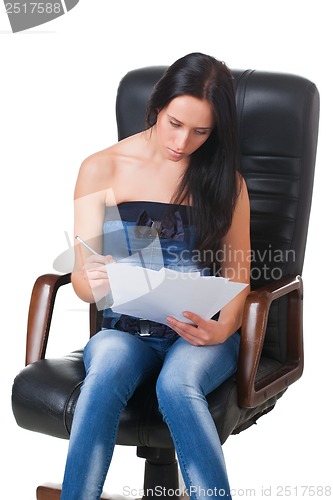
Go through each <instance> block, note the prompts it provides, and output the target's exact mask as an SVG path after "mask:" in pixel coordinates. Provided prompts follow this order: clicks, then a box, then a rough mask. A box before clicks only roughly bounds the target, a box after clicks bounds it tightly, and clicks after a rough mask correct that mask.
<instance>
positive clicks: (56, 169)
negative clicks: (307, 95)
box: [0, 0, 333, 500]
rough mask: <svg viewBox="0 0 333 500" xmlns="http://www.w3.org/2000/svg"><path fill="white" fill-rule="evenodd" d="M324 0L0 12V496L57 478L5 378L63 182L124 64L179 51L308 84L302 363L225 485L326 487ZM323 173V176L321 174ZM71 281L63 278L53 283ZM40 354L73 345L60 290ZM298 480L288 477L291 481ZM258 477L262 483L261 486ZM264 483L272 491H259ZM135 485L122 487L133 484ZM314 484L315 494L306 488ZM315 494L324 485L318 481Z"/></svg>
mask: <svg viewBox="0 0 333 500" xmlns="http://www.w3.org/2000/svg"><path fill="white" fill-rule="evenodd" d="M328 6H329V2H327V1H326V0H316V1H304V0H288V1H287V0H280V1H279V2H274V3H273V2H269V1H267V0H250V1H249V0H238V1H237V2H232V1H225V0H219V1H211V0H207V1H206V2H199V1H198V0H182V1H179V0H168V1H167V2H163V3H161V2H157V1H151V0H141V1H140V2H139V1H134V0H128V1H121V2H112V1H110V0H94V1H89V0H81V1H80V2H79V4H78V5H77V6H76V7H75V8H74V9H73V10H72V11H70V12H69V13H68V14H66V15H64V16H62V17H60V18H59V19H56V20H54V21H52V22H50V23H48V24H45V25H43V26H39V27H37V28H34V29H32V30H29V31H26V32H22V33H17V34H12V33H11V30H10V26H9V22H8V19H7V17H6V14H5V11H4V7H3V6H1V16H0V54H1V80H0V88H1V92H0V99H1V107H0V123H1V148H0V158H1V183H0V186H1V187H0V189H1V196H0V201H1V262H2V272H1V304H2V307H1V319H2V321H1V326H2V328H1V335H2V340H1V347H2V348H1V353H2V355H1V363H0V370H1V377H0V383H1V408H2V411H1V426H0V427H1V430H0V432H1V434H2V435H1V458H2V466H1V485H0V488H1V493H0V496H1V498H3V499H4V500H8V499H14V500H16V499H20V500H32V499H33V498H35V497H34V491H35V487H36V486H37V485H38V484H42V483H45V482H48V481H51V482H54V483H60V482H61V480H62V473H63V467H64V462H65V457H66V451H67V444H68V443H67V441H63V440H58V439H55V438H50V437H48V436H43V435H39V434H35V433H31V432H28V431H24V430H22V429H20V428H19V427H18V426H17V425H16V423H15V421H14V418H13V416H12V413H11V406H10V404H11V403H10V394H11V385H12V381H13V379H14V377H15V375H16V374H17V373H18V372H19V370H20V369H21V368H23V366H24V354H25V353H24V350H25V332H26V319H27V309H28V303H29V299H30V292H31V287H32V285H33V282H34V280H35V278H36V277H37V276H38V275H40V274H43V273H46V272H52V263H53V259H54V258H55V257H56V256H57V255H58V254H59V253H61V252H62V251H63V250H65V249H66V239H65V235H64V231H68V232H69V233H70V234H71V231H72V194H73V188H74V183H75V179H76V176H77V172H78V168H79V165H80V163H81V161H82V160H83V159H84V158H85V157H86V156H88V155H90V154H91V153H93V152H95V151H98V150H100V149H103V148H105V147H107V146H109V145H110V144H112V143H114V142H115V141H116V138H117V135H116V127H115V113H114V105H115V97H116V90H117V85H118V82H119V80H120V78H121V77H122V76H123V75H124V74H125V73H126V72H127V71H128V70H130V69H133V68H137V67H141V66H147V65H154V64H157V65H160V64H165V65H168V64H170V63H172V62H173V61H174V60H175V59H177V58H178V57H180V56H182V55H184V54H186V53H188V52H193V51H201V52H206V53H209V54H211V55H214V56H215V57H217V58H219V59H222V60H224V61H225V62H226V63H227V64H228V65H229V66H230V67H231V68H240V69H247V68H251V69H258V70H270V71H281V72H290V73H296V74H300V75H303V76H305V77H307V78H309V79H310V80H312V81H314V82H315V83H316V84H317V86H318V88H319V91H320V94H321V122H320V136H319V145H318V155H317V171H316V179H315V187H314V198H313V205H312V214H311V222H310V228H309V235H308V246H307V253H306V261H305V266H304V273H303V277H304V281H305V304H304V306H305V307H304V309H305V310H304V322H305V328H304V335H305V354H306V367H305V372H304V375H303V377H302V379H301V380H300V381H299V382H298V383H297V384H295V385H294V386H292V387H291V388H290V389H289V390H288V391H287V393H286V395H285V396H284V397H283V398H282V400H281V401H280V402H279V403H278V404H277V406H276V408H275V410H274V411H273V412H272V413H270V414H269V415H267V416H266V417H263V418H262V419H260V420H259V422H258V425H257V426H254V427H252V428H251V429H249V430H248V431H246V432H244V433H242V434H240V435H239V436H232V437H230V438H229V440H228V441H227V443H226V444H225V446H224V450H225V456H226V460H227V465H228V470H229V476H230V481H231V485H232V487H233V488H235V489H236V491H237V494H236V495H235V498H238V497H244V496H245V490H246V489H251V492H249V491H248V494H247V496H253V494H254V492H255V493H256V497H259V498H261V497H263V496H264V497H267V496H271V497H273V498H274V497H275V496H276V495H277V493H278V490H277V487H278V486H281V487H282V488H285V490H282V494H281V496H287V493H288V488H287V487H292V490H291V493H292V494H291V495H290V496H289V498H299V497H303V498H307V497H308V495H307V494H305V495H304V491H305V490H303V489H302V488H301V487H302V486H308V487H310V486H315V487H317V486H324V487H325V486H327V485H330V484H331V485H332V480H331V477H332V476H331V469H330V470H329V463H330V460H329V459H328V458H326V452H328V454H329V455H328V456H330V451H331V447H332V439H331V435H332V432H331V424H330V420H331V413H330V411H329V409H328V405H329V404H330V399H331V384H330V378H331V359H332V340H331V337H332V325H331V309H332V305H331V300H330V294H329V290H330V281H331V231H332V221H331V217H332V207H331V199H332V196H331V186H330V183H329V178H331V176H330V172H331V170H332V160H331V155H330V154H329V140H330V139H331V137H329V131H330V129H329V126H328V125H329V118H331V115H332V99H331V95H330V92H331V88H330V87H331V78H332V68H331V50H332V49H331V47H332V46H333V45H332V35H331V33H332V31H331V24H330V19H331V16H330V14H329V10H328V8H329V7H328ZM329 176H330V177H329ZM67 288H69V287H67ZM57 312H58V314H57V317H56V321H55V323H54V327H53V330H52V339H51V343H50V349H49V356H56V355H58V354H63V353H66V352H68V351H69V350H71V349H72V348H73V349H74V348H77V347H80V346H83V345H84V344H85V342H86V340H87V336H88V332H87V329H88V328H87V327H88V325H87V314H86V308H85V306H84V305H83V304H82V303H80V302H79V301H78V300H76V299H75V298H74V297H73V295H72V293H71V291H70V290H66V291H65V290H64V291H63V292H62V293H61V295H60V296H59V302H58V305H57ZM142 473H143V460H142V459H137V458H136V456H135V449H132V448H130V449H128V448H123V447H117V449H116V452H115V457H114V461H113V463H112V466H111V469H110V473H109V476H108V478H107V482H106V487H105V489H106V491H107V492H109V493H118V494H121V493H123V487H125V486H128V487H129V488H131V489H133V490H135V489H139V488H141V486H142V481H141V480H142ZM296 487H298V490H296ZM262 488H264V489H265V491H264V493H262ZM269 488H271V490H270V489H269ZM134 493H135V491H134ZM319 495H320V490H318V491H317V496H319ZM323 496H327V495H325V490H324V492H323Z"/></svg>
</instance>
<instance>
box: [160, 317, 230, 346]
mask: <svg viewBox="0 0 333 500" xmlns="http://www.w3.org/2000/svg"><path fill="white" fill-rule="evenodd" d="M184 316H185V318H187V319H189V320H190V321H191V322H192V324H190V323H185V322H184V321H179V320H177V319H175V318H173V317H171V316H168V318H167V322H168V324H169V325H170V326H171V328H172V329H173V330H175V332H177V333H178V335H180V336H181V337H183V338H184V339H185V340H187V341H188V342H189V343H190V344H192V345H195V346H202V345H213V344H221V343H223V342H224V341H225V340H227V338H228V337H229V336H230V335H231V334H232V333H234V331H236V329H237V328H236V329H235V330H233V331H232V330H230V325H227V324H226V323H224V322H223V320H221V318H220V319H219V320H218V321H215V320H213V319H209V320H208V321H206V320H204V319H203V318H201V317H200V316H198V315H197V314H194V313H192V312H189V311H186V312H184Z"/></svg>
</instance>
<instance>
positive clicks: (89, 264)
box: [61, 53, 250, 500]
mask: <svg viewBox="0 0 333 500" xmlns="http://www.w3.org/2000/svg"><path fill="white" fill-rule="evenodd" d="M239 166H240V165H239V150H238V140H237V123H236V110H235V98H234V90H233V83H232V76H231V74H230V71H229V69H228V68H227V66H226V65H225V64H224V63H222V62H220V61H217V60H216V59H214V58H213V57H211V56H208V55H205V54H200V53H193V54H189V55H187V56H185V57H183V58H181V59H179V60H178V61H176V62H175V63H174V64H173V65H172V66H170V67H169V69H168V70H167V71H166V73H165V74H164V75H163V77H162V78H161V80H160V81H159V82H158V84H157V85H156V87H155V89H154V91H153V94H152V96H151V99H150V101H149V104H148V111H147V129H146V130H145V131H143V132H142V133H139V134H136V135H134V136H131V137H129V138H127V139H124V140H122V141H120V142H119V143H117V144H115V145H113V146H112V147H110V148H108V149H106V150H104V151H101V152H98V153H96V154H94V155H92V156H90V157H89V158H87V159H86V160H85V161H84V162H83V164H82V166H81V169H80V172H79V175H78V179H77V184H76V189H75V234H78V235H79V236H80V237H81V238H82V239H84V240H88V241H89V243H90V245H91V246H94V248H95V250H96V251H97V254H91V253H90V252H89V251H88V250H86V249H85V248H84V247H82V246H80V245H77V248H76V259H75V267H74V270H73V273H72V283H73V287H74V289H75V292H76V293H77V295H78V296H79V297H81V298H82V299H83V300H85V301H88V302H93V301H95V302H98V303H101V301H102V302H103V300H104V301H105V300H106V304H107V305H108V306H110V305H111V308H110V307H105V311H104V321H103V329H102V330H101V331H100V332H99V333H97V334H96V335H95V336H94V337H92V338H91V339H90V340H89V342H88V344H87V346H86V347H85V350H84V363H85V368H86V378H85V381H84V384H83V387H82V389H81V393H80V397H79V400H78V403H77V407H76V411H75V415H74V421H73V426H72V430H71V436H70V443H69V451H68V457H67V463H66V470H65V475H64V482H63V489H62V496H61V498H62V500H74V499H77V500H93V499H94V500H95V499H98V498H100V495H101V492H102V488H103V484H104V481H105V477H106V474H107V471H108V468H109V465H110V461H111V457H112V453H113V449H114V445H115V440H116V435H117V428H118V422H119V416H120V413H121V411H122V409H123V408H124V406H125V405H126V403H127V401H128V399H129V398H130V397H131V395H132V394H133V392H134V390H135V389H136V387H137V386H138V385H139V384H141V383H142V382H143V381H144V380H145V379H147V378H148V377H151V376H152V375H154V374H155V375H156V374H158V378H157V384H156V391H157V397H158V402H159V408H160V411H161V413H162V415H163V418H164V420H165V421H166V423H167V425H168V426H169V429H170V432H171V435H172V438H173V441H174V444H175V448H176V452H177V457H178V460H179V464H180V467H181V471H182V474H183V478H184V481H185V484H186V487H187V490H188V492H189V494H190V496H191V498H192V499H197V498H200V499H205V498H212V490H213V491H214V492H216V494H215V498H218V497H220V496H221V497H223V498H224V497H228V495H229V497H230V488H229V483H228V477H227V472H226V467H225V462H224V458H223V453H222V448H221V446H220V442H219V438H218V435H217V431H216V428H215V425H214V422H213V420H212V417H211V415H210V412H209V410H208V408H207V402H206V395H207V394H208V393H210V392H211V391H213V390H214V389H215V388H216V387H217V386H218V385H220V384H221V383H222V382H223V381H224V380H226V379H227V378H228V377H230V376H231V375H232V374H234V373H235V371H236V368H237V357H238V349H239V333H238V329H239V328H240V326H241V323H242V313H243V307H244V301H245V299H246V296H247V293H248V289H249V287H247V288H245V290H244V291H243V292H241V293H240V294H238V295H237V296H236V297H235V298H234V299H233V300H232V301H231V302H229V303H228V304H227V305H226V306H225V307H224V308H223V309H222V310H221V311H220V314H219V315H218V317H217V318H213V319H210V320H208V321H206V320H204V319H202V318H201V317H199V316H198V315H197V314H196V312H195V311H184V321H180V320H179V319H178V320H177V319H175V318H173V317H169V318H168V319H167V321H168V325H169V326H166V325H164V324H160V323H153V322H149V321H142V320H140V318H136V317H132V316H126V315H120V314H118V313H116V312H114V311H112V290H111V291H110V286H109V280H108V277H107V272H106V264H109V263H110V262H117V261H120V260H122V259H125V261H126V262H127V263H131V264H134V265H135V264H139V265H142V255H144V265H147V266H149V267H152V268H153V269H158V268H160V267H161V266H165V267H170V268H172V269H175V270H179V271H182V272H186V271H193V270H200V272H201V273H203V274H207V273H208V272H210V273H214V274H217V273H220V274H221V275H223V276H226V277H229V278H230V279H232V280H235V281H240V282H247V283H249V273H250V270H249V262H248V258H247V257H248V255H249V250H250V238H249V200H248V195H247V189H246V185H245V182H244V180H243V178H242V176H241V175H240V173H239V172H238V169H239ZM155 231H156V232H155ZM156 234H157V235H158V238H156V237H155V236H156ZM156 241H158V244H157V245H156ZM115 265H117V264H115ZM129 287H131V283H129Z"/></svg>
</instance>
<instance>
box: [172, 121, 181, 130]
mask: <svg viewBox="0 0 333 500" xmlns="http://www.w3.org/2000/svg"><path fill="white" fill-rule="evenodd" d="M170 125H172V126H173V127H176V128H178V127H179V126H180V125H179V123H176V122H173V121H172V120H170Z"/></svg>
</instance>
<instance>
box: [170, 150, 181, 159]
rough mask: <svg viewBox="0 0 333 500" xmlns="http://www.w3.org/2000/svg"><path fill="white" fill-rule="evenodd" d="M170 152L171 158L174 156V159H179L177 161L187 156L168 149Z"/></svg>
mask: <svg viewBox="0 0 333 500" xmlns="http://www.w3.org/2000/svg"><path fill="white" fill-rule="evenodd" d="M168 151H169V153H170V154H171V156H173V157H174V158H177V159H179V158H182V157H183V156H185V154H184V153H183V152H179V151H175V150H174V149H171V148H168Z"/></svg>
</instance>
